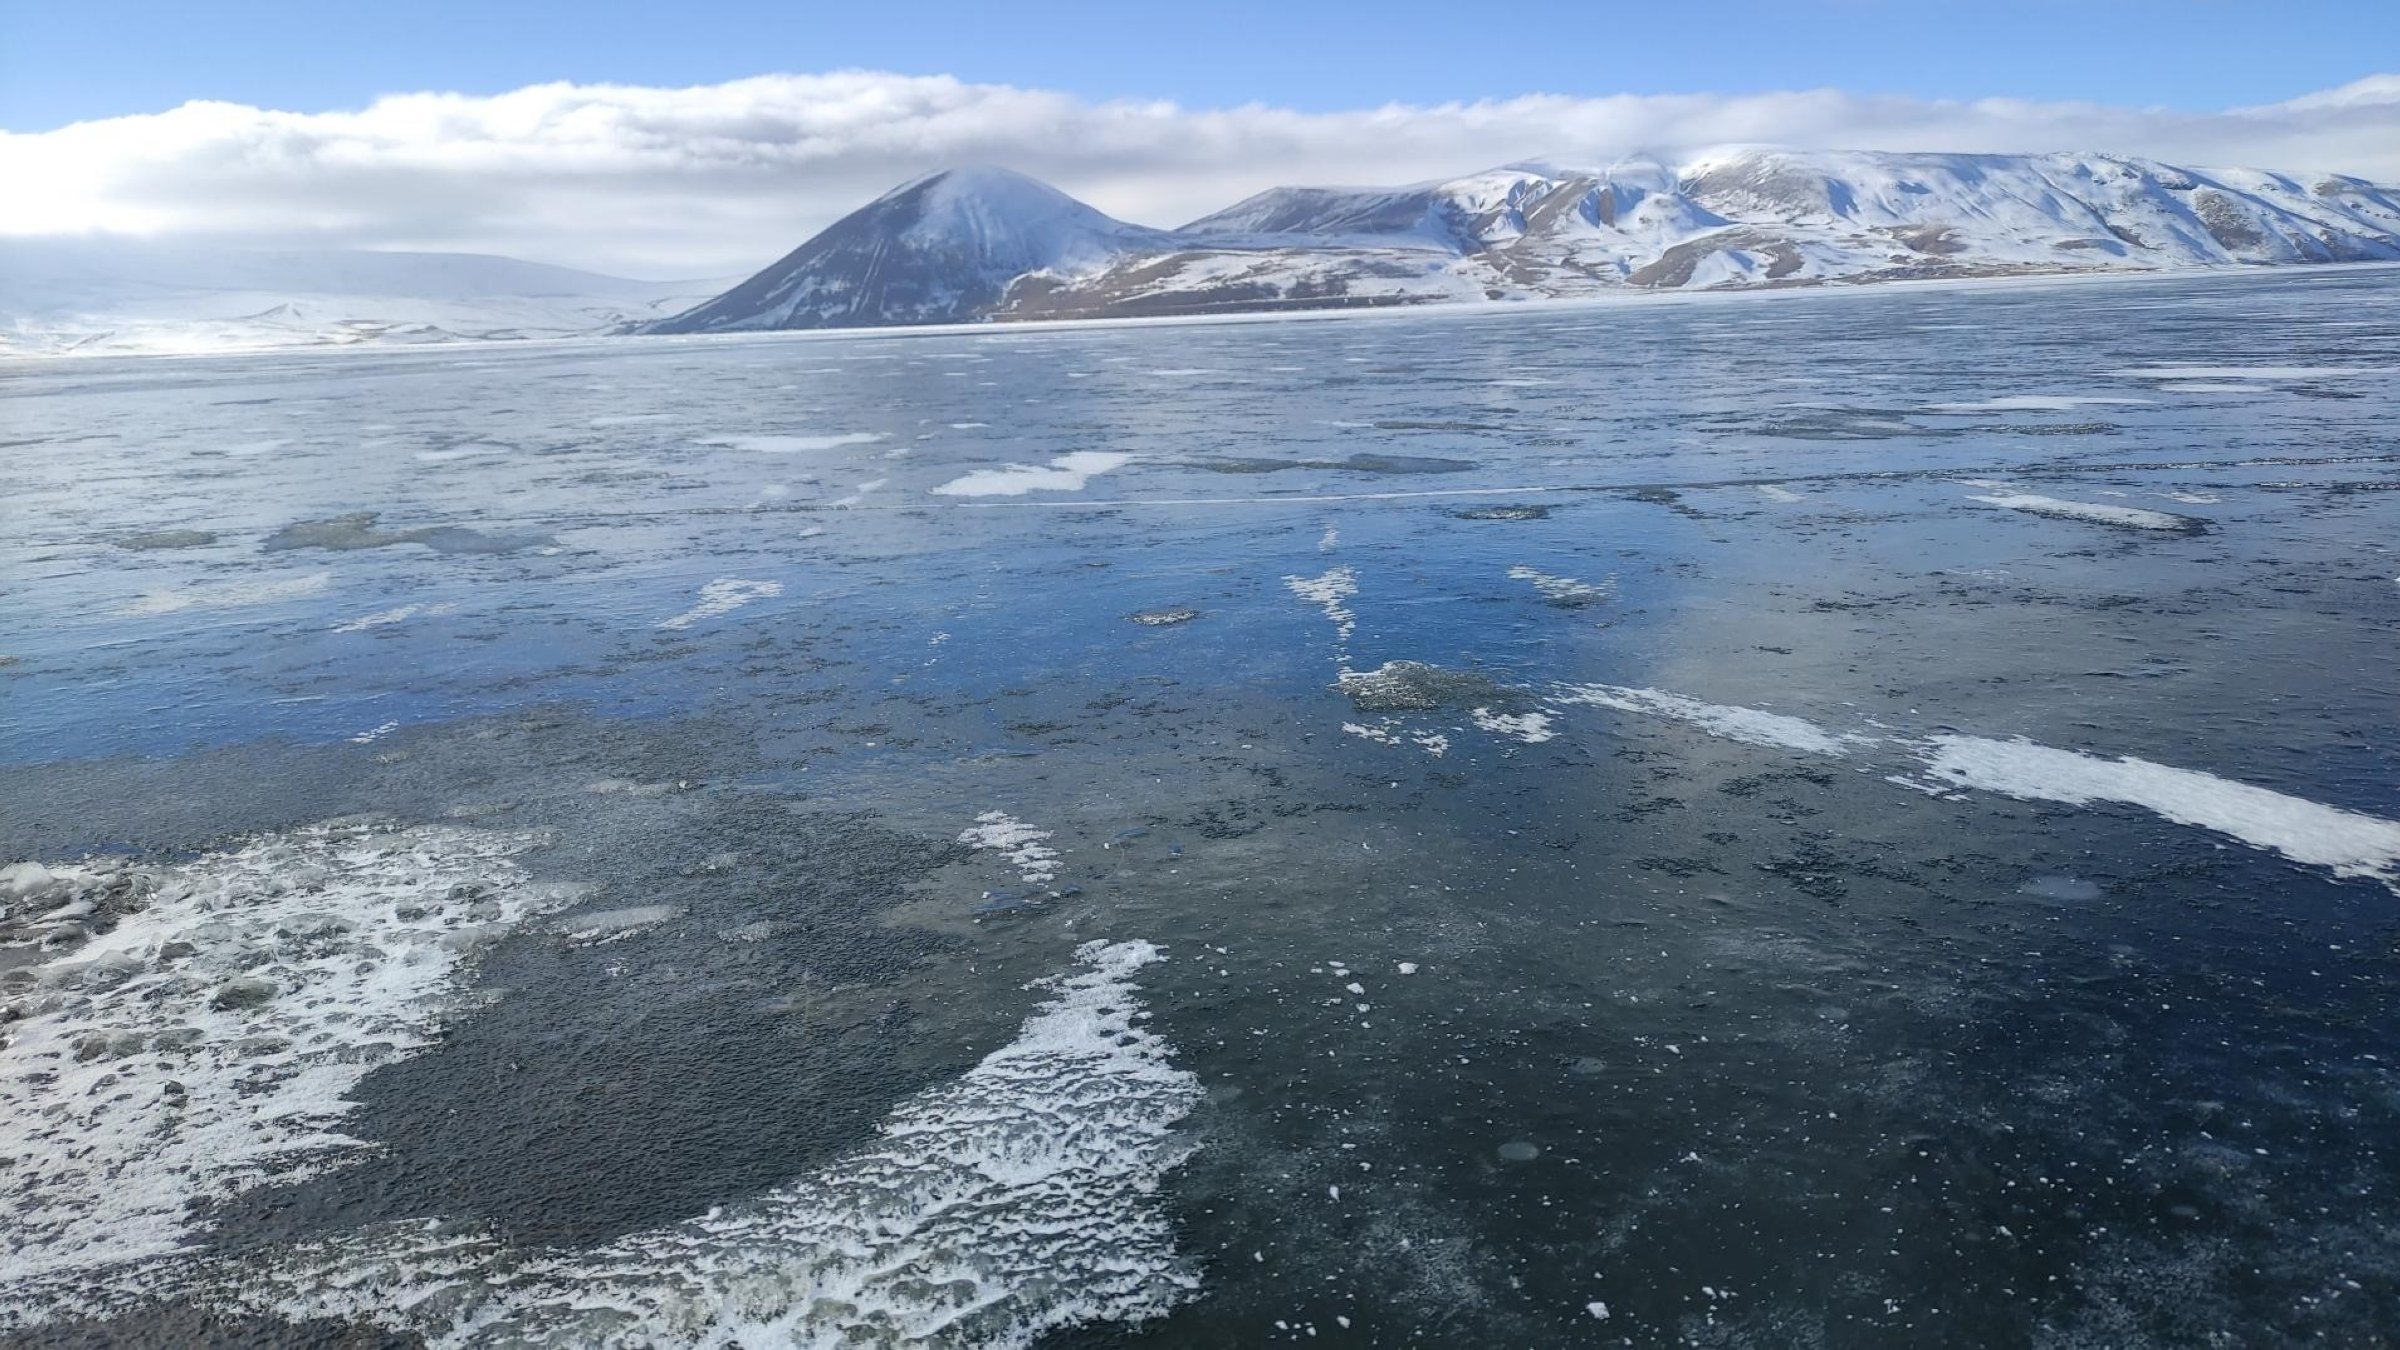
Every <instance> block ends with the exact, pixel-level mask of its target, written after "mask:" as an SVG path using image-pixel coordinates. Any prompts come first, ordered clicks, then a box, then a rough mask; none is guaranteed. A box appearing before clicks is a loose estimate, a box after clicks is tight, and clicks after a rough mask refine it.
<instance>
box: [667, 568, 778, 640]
mask: <svg viewBox="0 0 2400 1350" xmlns="http://www.w3.org/2000/svg"><path fill="white" fill-rule="evenodd" d="M781 594H783V583H782V582H780V581H750V580H745V579H744V578H741V577H719V578H717V579H716V580H715V581H712V582H709V583H708V584H707V585H705V586H702V587H701V588H700V603H698V604H696V605H694V606H692V607H691V608H690V609H687V610H685V611H684V612H683V613H681V614H677V615H674V616H672V617H669V618H664V619H660V620H659V621H658V624H657V626H658V627H660V628H689V627H691V626H692V625H693V624H696V623H698V622H700V621H701V620H703V619H714V618H716V617H718V616H719V615H723V614H731V613H732V612H734V611H735V610H737V609H740V608H741V607H742V606H744V605H747V604H749V603H750V602H751V601H753V600H766V599H771V598H773V597H775V596H778V595H781Z"/></svg>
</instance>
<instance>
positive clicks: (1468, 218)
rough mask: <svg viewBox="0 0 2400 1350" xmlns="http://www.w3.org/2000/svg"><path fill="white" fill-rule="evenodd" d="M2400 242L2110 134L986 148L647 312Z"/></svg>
mask: <svg viewBox="0 0 2400 1350" xmlns="http://www.w3.org/2000/svg"><path fill="white" fill-rule="evenodd" d="M2370 259H2400V193H2396V192H2394V191H2393V190H2391V189H2386V188H2380V187H2377V186H2375V185H2373V184H2369V183H2366V182H2363V181H2360V180H2358V179H2353V178H2343V177H2326V176H2318V177H2313V178H2307V179H2301V178H2294V177H2291V176H2287V175H2282V174H2274V173H2265V172H2259V171H2254V170H2221V171H2213V172H2203V171H2199V170H2191V169H2183V168H2177V167H2175V166H2173V165H2168V164H2162V163H2158V162H2155V161H2150V160H2141V159H2132V158H2127V157H2122V156H2111V155H2063V154H2062V155H2031V156H2025V155H1931V154H1885V153H1869V152H1825V151H1791V150H1773V149H1751V148H1743V149H1734V150H1726V151H1721V152H1716V153H1711V154H1706V155H1701V156H1698V157H1696V158H1694V159H1691V160H1688V161H1685V162H1681V163H1677V164H1666V163H1661V162H1658V161H1655V160H1636V161H1627V162H1621V163H1618V164H1614V165H1610V166H1608V167H1606V168H1595V169H1577V168H1570V167H1561V166H1554V165H1547V164H1527V165H1517V166H1511V167H1508V168H1502V169H1495V170H1491V171H1489V172H1485V173H1478V174H1473V175H1469V176H1467V177H1464V178H1458V179H1453V180H1450V181H1447V182H1440V183H1427V184H1419V185H1417V186H1414V187H1406V188H1375V189H1343V188H1277V189H1274V190H1272V191H1269V192H1264V193H1260V194H1259V195H1257V196H1255V197H1252V198H1250V199H1248V200H1246V201H1243V202H1240V203H1238V204H1236V205H1234V206H1232V207H1229V208H1227V209H1226V210H1224V211H1220V212H1218V213H1216V214H1214V215H1210V216H1207V217H1204V218H1202V219H1200V220H1196V221H1194V222H1192V223H1191V224H1189V225H1186V226H1184V227H1183V228H1182V229H1179V230H1174V231H1158V230H1146V229H1142V228H1140V227H1137V226H1132V225H1126V224H1123V223H1122V222H1119V221H1115V220H1111V219H1109V218H1108V217H1106V216H1103V215H1101V214H1099V213H1098V212H1096V211H1093V210H1091V209H1090V208H1089V207H1085V206H1083V205H1082V204H1080V203H1078V202H1075V201H1074V200H1072V199H1071V198H1067V197H1065V196H1063V195H1061V194H1059V193H1056V192H1054V191H1052V190H1050V189H1048V188H1046V187H1043V186H1042V185H1040V184H1038V183H1034V182H1032V181H1031V180H1029V179H1025V178H1022V177H1020V176H1018V175H1014V174H1006V173H1001V172H999V171H993V170H983V171H977V172H975V173H973V174H965V173H959V174H948V175H935V176H934V177H932V178H929V179H922V180H919V181H917V182H915V183H911V184H908V185H906V186H904V187H902V188H900V189H898V190H896V191H894V192H893V193H891V194H890V195H888V196H886V197H884V198H882V199H881V200H879V201H877V202H875V203H874V204H872V205H870V206H868V207H867V208H865V209H863V210H861V211H859V212H857V213H855V214H853V215H851V216H849V217H847V218H846V219H844V220H843V221H841V222H840V223H838V224H836V225H835V226H833V227H832V228H831V229H829V230H827V231H826V232H825V233H823V234H821V235H819V236H817V237H816V238H815V239H812V240H810V241H809V242H808V243H807V244H805V245H803V246H802V247H801V248H800V249H799V250H797V251H796V252H794V253H793V254H791V255H790V256H789V257H787V258H785V259H784V260H782V261H781V262H779V263H777V264H776V265H775V266H773V267H771V268H769V269H767V270H766V271H765V272H762V273H760V274H759V275H758V276H757V277H754V278H752V279H751V280H750V281H748V282H746V283H744V284H743V285H742V286H741V287H738V288H736V289H735V290H734V291H731V292H728V293H727V294H726V295H724V296H720V297H718V298H717V299H716V300H713V301H711V302H710V303H709V304H707V305H704V306H701V307H700V308H698V309H695V310H693V311H692V312H690V313H688V314H684V315H680V316H677V317H676V318H674V319H671V320H668V321H666V322H664V323H660V324H655V325H652V326H651V328H650V330H649V331H654V332H699V331H717V330H726V329H761V328H814V327H844V326H856V325H869V324H905V323H930V322H956V321H961V320H972V319H984V318H989V319H1034V318H1097V317H1110V316H1125V315H1144V314H1189V313H1212V312H1232V311H1247V310H1268V309H1317V308H1343V307H1358V306H1378V305H1394V304H1421V303H1429V302H1437V301H1444V300H1462V299H1492V300H1502V299H1537V298H1546V297H1560V296H1583V295H1595V294H1601V293H1605V292H1609V291H1616V290H1625V289H1639V290H1663V289H1701V288H1716V287H1744V286H1800V285H1821V284H1829V283H1860V282H1873V281H1888V280H1902V279H1911V278H1937V277H1976V276H2006V275H2016V274H2034V273H2061V272H2089V271H2103V270H2116V271H2130V270H2141V271H2148V270H2158V269H2164V268H2185V267H2211V266H2236V265H2262V264H2285V263H2312V262H2346V261H2361V260H2370Z"/></svg>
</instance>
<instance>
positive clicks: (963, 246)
mask: <svg viewBox="0 0 2400 1350" xmlns="http://www.w3.org/2000/svg"><path fill="white" fill-rule="evenodd" d="M1174 247H1175V241H1174V239H1173V238H1172V236H1169V235H1167V234H1165V233H1164V232H1162V231H1158V230H1148V229H1144V228H1142V227H1141V226H1138V225H1128V224H1126V223H1124V222H1123V221H1120V220H1112V219H1110V218H1109V217H1107V216H1104V215H1102V214H1101V213H1099V212H1098V211H1095V210H1093V209H1092V208H1091V207H1089V206H1086V205H1084V204H1083V203H1082V202H1079V201H1077V200H1075V199H1074V198H1073V197H1070V196H1068V195H1066V194H1065V193H1063V192H1060V191H1059V190H1058V189H1056V188H1053V187H1051V186H1049V185H1048V184H1046V183H1040V182H1036V181H1035V180H1033V179H1031V178H1028V177H1026V176H1025V175H1023V174H1020V173H1011V172H1009V171H1008V170H1006V169H991V168H969V169H951V170H949V171H947V172H944V173H937V174H931V175H928V176H927V177H924V178H919V179H915V180H913V181H911V182H908V183H903V184H901V185H900V186H899V187H897V188H894V189H893V190H892V191H890V192H887V193H885V194H884V195H883V196H881V197H878V198H876V199H875V200H874V201H872V202H870V203H868V204H867V205H865V206H863V207H861V208H859V209H858V210H856V211H853V212H851V213H850V214H849V215H847V216H844V217H842V218H841V219H840V220H838V221H835V222H834V223H833V224H832V225H830V226H828V227H827V228H826V229H825V231H824V232H823V233H821V234H819V235H817V236H816V237H815V238H813V239H811V240H809V241H808V242H807V243H805V244H802V245H801V246H800V247H799V248H797V249H794V250H793V251H792V252H791V253H790V254H788V255H786V256H785V257H783V258H782V259H780V260H779V261H777V262H775V263H774V264H772V265H770V266H769V267H767V268H766V269H765V270H764V271H762V272H760V273H759V274H758V275H756V276H754V277H751V278H750V279H749V280H748V281H745V282H743V283H742V284H741V285H739V286H736V287H734V288H733V289H732V290H730V291H727V292H726V293H725V294H723V295H720V296H718V297H716V298H715V299H713V300H711V301H709V302H708V303H707V304H704V305H700V306H698V307H696V308H694V309H691V310H689V311H687V312H685V313H682V314H678V315H675V316H674V317H672V318H669V319H665V320H662V321H660V322H658V323H654V324H651V325H649V326H648V328H647V330H646V331H649V332H653V333H709V332H726V331H740V330H748V329H768V328H860V327H871V326H877V325H886V324H913V323H957V322H961V321H965V320H969V319H979V318H982V317H984V316H986V315H988V314H991V313H992V312H994V311H995V310H996V309H998V308H999V307H1001V305H1002V302H1003V301H1004V300H1005V299H1006V296H1007V292H1008V289H1009V286H1010V284H1011V283H1012V282H1015V281H1016V280H1018V279H1019V278H1021V277H1025V276H1028V275H1031V274H1037V273H1039V274H1059V275H1080V274H1083V273H1086V272H1091V271H1095V270H1099V269H1102V268H1105V267H1106V266H1108V264H1110V263H1111V262H1113V261H1115V260H1116V259H1117V258H1119V257H1122V256H1123V255H1125V254H1128V253H1135V252H1142V253H1155V252H1159V251H1162V250H1170V249H1173V248H1174Z"/></svg>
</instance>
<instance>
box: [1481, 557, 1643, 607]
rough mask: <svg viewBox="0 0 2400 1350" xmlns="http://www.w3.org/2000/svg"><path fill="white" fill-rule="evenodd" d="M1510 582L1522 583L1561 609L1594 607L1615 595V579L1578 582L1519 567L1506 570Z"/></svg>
mask: <svg viewBox="0 0 2400 1350" xmlns="http://www.w3.org/2000/svg"><path fill="white" fill-rule="evenodd" d="M1508 575H1509V577H1510V579H1511V580H1514V581H1522V582H1526V583H1527V584H1529V585H1531V586H1532V587H1533V588H1534V589H1535V590H1537V591H1539V592H1541V594H1542V598H1543V599H1545V600H1547V601H1549V602H1550V603H1551V604H1554V605H1557V606H1559V607H1561V608H1563V609H1579V608H1581V607H1583V606H1585V605H1596V604H1599V603H1600V602H1601V601H1603V600H1606V599H1608V598H1609V597H1611V596H1613V595H1615V594H1616V593H1617V579H1616V578H1615V577H1609V578H1607V579H1605V580H1603V581H1599V582H1590V581H1578V580H1576V579H1575V578H1573V577H1562V576H1553V575H1551V574H1550V573H1548V572H1540V571H1536V570H1534V569H1533V568H1530V567H1526V566H1523V565H1521V564H1520V565H1519V566H1516V567H1511V568H1509V569H1508Z"/></svg>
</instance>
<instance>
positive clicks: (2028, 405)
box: [1925, 394, 2151, 413]
mask: <svg viewBox="0 0 2400 1350" xmlns="http://www.w3.org/2000/svg"><path fill="white" fill-rule="evenodd" d="M2150 401H2151V400H2149V399H2146V398H2087V397H2080V396H2077V395H2072V394H2011V395H2008V396H2006V397H2004V398H1987V399H1985V400H1984V401H1983V402H1981V403H1936V404H1934V405H1933V406H1931V407H1929V408H1927V409H1926V410H1925V411H1927V412H1937V413H1984V412H2072V411H2074V410H2075V409H2077V408H2090V407H2104V406H2107V405H2111V404H2142V403H2148V402H2150Z"/></svg>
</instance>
